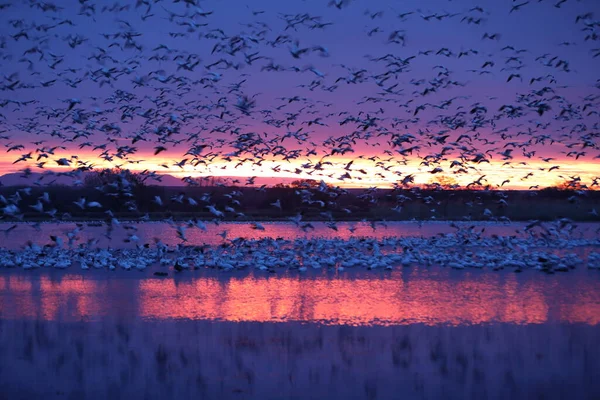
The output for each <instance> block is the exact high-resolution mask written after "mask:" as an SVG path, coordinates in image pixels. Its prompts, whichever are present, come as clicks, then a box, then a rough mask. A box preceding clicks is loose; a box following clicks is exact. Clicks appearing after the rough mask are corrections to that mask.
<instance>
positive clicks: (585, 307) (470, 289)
mask: <svg viewBox="0 0 600 400" xmlns="http://www.w3.org/2000/svg"><path fill="white" fill-rule="evenodd" d="M442 275H443V276H436V274H435V273H431V272H429V271H427V270H412V271H411V270H397V271H394V272H393V273H392V274H386V275H375V273H373V275H362V276H359V275H350V274H348V275H344V276H336V277H334V276H324V275H323V276H310V275H308V276H303V277H300V276H291V275H269V276H266V277H264V276H253V275H247V276H237V277H236V276H231V275H227V276H225V275H218V276H208V277H206V276H204V277H202V276H199V277H196V278H191V277H189V276H188V277H186V278H185V279H178V278H175V279H172V278H169V279H153V278H147V277H145V276H142V277H141V279H140V278H137V277H135V278H133V279H130V278H129V277H130V275H128V276H127V278H124V277H123V276H121V277H118V276H117V275H114V278H113V275H111V277H109V278H106V277H104V276H103V277H101V278H100V279H98V276H96V279H88V278H87V277H85V278H84V277H83V276H80V275H70V276H68V275H67V276H68V278H65V279H52V278H49V277H48V276H45V275H41V276H36V277H31V276H27V275H12V276H11V275H8V276H0V315H1V316H2V317H3V318H39V319H45V320H56V319H90V318H97V317H101V316H111V317H122V318H139V317H141V318H145V319H171V318H177V319H191V320H198V319H215V320H225V321H257V322H270V321H301V322H320V323H326V324H350V325H372V324H379V325H393V324H411V323H423V324H427V325H436V324H448V325H462V324H483V323H491V322H503V323H516V324H540V323H544V322H569V323H586V324H591V325H596V324H599V323H600V293H598V291H597V290H596V289H595V287H596V285H597V278H595V275H594V278H592V279H589V278H586V276H585V275H560V276H554V277H547V276H546V275H542V274H535V273H531V274H528V275H527V276H524V275H519V276H518V277H517V275H515V274H510V273H498V274H491V273H486V272H483V273H470V272H457V273H456V274H454V273H453V272H447V271H445V272H443V274H442ZM90 277H94V275H90Z"/></svg>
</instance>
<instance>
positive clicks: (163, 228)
mask: <svg viewBox="0 0 600 400" xmlns="http://www.w3.org/2000/svg"><path fill="white" fill-rule="evenodd" d="M262 224H263V225H264V226H265V228H266V229H265V231H259V230H255V229H252V228H251V227H250V224H249V223H248V222H245V223H232V222H225V223H220V224H219V226H217V225H215V224H209V223H207V224H206V225H207V231H206V232H204V231H202V230H200V229H189V230H188V231H187V233H186V236H187V238H188V240H189V242H188V244H194V245H199V244H211V245H215V244H220V243H222V239H221V237H220V236H218V234H219V233H221V232H223V231H224V230H227V231H228V232H229V237H230V238H235V237H244V238H247V239H259V238H264V237H273V238H275V237H281V238H284V239H295V238H299V237H300V238H302V237H306V238H315V237H323V238H339V239H345V240H347V239H349V238H351V237H374V238H379V239H381V238H383V237H386V236H395V237H409V236H411V237H415V236H416V237H433V236H436V235H441V234H448V233H454V232H456V229H455V228H453V227H451V226H450V225H449V224H448V223H445V222H425V223H423V222H387V223H386V224H385V226H383V225H377V227H376V229H373V228H372V227H371V225H370V224H369V223H365V222H339V223H338V224H337V225H338V230H337V231H334V230H332V229H330V228H328V227H327V225H325V224H324V223H321V222H314V223H313V225H314V227H315V229H314V230H310V231H308V232H304V231H302V230H301V229H299V228H298V227H296V226H295V225H294V224H292V223H286V222H263V223H262ZM456 224H458V225H459V226H461V227H463V228H467V227H469V226H475V228H474V229H475V231H476V232H478V233H480V234H481V235H482V236H491V235H499V236H511V235H515V236H521V235H523V228H524V227H525V226H526V225H527V223H521V222H514V223H510V224H501V223H499V224H497V223H486V222H469V223H461V222H457V223H456ZM12 225H13V224H7V223H0V229H3V230H6V229H8V228H9V227H11V226H12ZM124 225H126V224H122V225H120V226H116V227H114V231H113V232H112V233H111V238H112V239H111V240H109V239H108V238H107V237H105V234H106V227H98V226H87V225H86V224H85V223H83V227H82V228H81V229H80V228H78V227H77V225H75V224H74V223H64V224H56V223H44V224H42V225H40V227H39V228H38V229H37V230H36V229H34V228H33V227H32V226H31V225H28V224H18V225H17V227H16V228H15V229H14V231H13V232H12V234H11V235H10V236H8V237H6V238H3V240H2V243H1V247H5V248H9V249H18V248H22V247H23V246H24V245H25V244H26V243H25V242H26V240H31V241H33V242H35V243H37V244H40V245H43V244H51V243H52V240H51V239H50V236H58V237H62V238H64V241H65V243H66V242H68V237H67V234H68V233H69V232H71V233H73V232H75V233H74V235H75V237H77V238H78V239H79V240H77V241H75V243H85V242H86V241H88V240H91V239H93V240H95V241H96V240H97V241H98V243H97V245H98V246H100V247H106V246H109V245H110V246H113V247H123V248H126V247H134V246H135V243H133V242H130V243H127V242H124V240H125V239H127V237H128V234H131V231H130V230H127V229H125V228H124ZM133 226H135V227H136V228H137V231H136V236H138V237H139V239H140V240H139V242H140V243H153V238H160V239H161V240H162V241H163V242H164V243H165V244H168V245H174V244H177V243H181V240H180V239H179V238H178V236H177V233H176V230H175V228H173V227H172V226H171V225H169V224H168V223H164V222H151V223H139V224H133ZM349 228H352V230H353V231H352V232H351V231H350V230H349ZM484 228H485V229H484ZM599 228H600V224H598V223H578V224H577V226H576V227H575V228H574V229H573V230H572V231H569V232H570V234H571V237H572V238H587V239H593V238H597V237H598V231H597V230H598V229H599ZM75 229H77V230H76V231H75ZM537 229H538V228H534V229H533V230H532V232H534V231H536V230H537ZM564 233H565V235H566V233H567V230H565V231H564ZM565 237H566V236H565Z"/></svg>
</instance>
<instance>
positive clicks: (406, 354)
mask: <svg viewBox="0 0 600 400" xmlns="http://www.w3.org/2000/svg"><path fill="white" fill-rule="evenodd" d="M599 347H600V335H598V330H597V329H596V328H595V327H591V326H587V325H514V324H499V325H498V324H496V325H485V326H459V327H453V328H448V327H444V326H426V325H422V324H413V325H407V326H395V327H387V328H384V327H351V326H343V325H342V326H320V325H315V324H297V323H287V324H275V323H262V324H259V323H254V322H240V323H231V322H210V321H195V322H190V321H181V320H168V321H161V322H160V323H155V322H144V321H140V320H127V319H115V320H113V319H108V320H104V321H102V322H98V323H97V322H85V323H81V322H73V323H61V322H55V321H39V320H9V321H2V320H0V394H1V395H2V396H4V397H3V398H7V399H12V400H16V399H30V398H41V397H43V398H51V399H52V398H59V399H65V398H66V399H78V398H86V399H119V398H127V399H138V398H140V399H141V398H143V399H167V398H178V399H188V398H211V399H213V398H214V399H229V398H236V399H237V398H240V399H261V400H263V399H344V400H346V399H397V398H402V399H441V398H444V399H461V400H462V399H566V398H569V399H597V398H600V385H599V383H598V382H600V358H598V357H596V356H595V355H596V354H597V350H598V348H599Z"/></svg>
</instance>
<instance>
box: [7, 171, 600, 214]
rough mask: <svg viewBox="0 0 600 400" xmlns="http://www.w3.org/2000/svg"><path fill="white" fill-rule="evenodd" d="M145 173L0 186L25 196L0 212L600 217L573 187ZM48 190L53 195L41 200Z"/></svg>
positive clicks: (591, 200) (585, 193)
mask: <svg viewBox="0 0 600 400" xmlns="http://www.w3.org/2000/svg"><path fill="white" fill-rule="evenodd" d="M145 178H147V177H145V176H143V175H140V174H135V173H131V172H129V171H127V172H123V171H118V172H115V171H110V170H104V171H99V172H95V173H93V174H88V175H86V177H85V180H84V184H83V185H80V186H60V185H56V186H38V187H18V186H13V187H0V195H2V197H1V198H0V203H1V202H3V201H9V202H10V200H11V199H14V197H15V196H18V197H20V199H19V212H18V213H16V214H15V215H6V214H4V215H3V216H2V219H3V220H19V219H21V220H30V221H39V220H85V219H89V220H108V219H110V218H112V217H116V218H121V219H139V218H150V219H164V218H169V217H172V218H174V219H188V218H198V219H213V218H214V217H215V215H214V214H211V212H210V211H209V209H208V207H207V206H208V205H214V206H215V208H216V209H217V210H219V211H221V212H223V216H222V217H220V218H221V219H223V220H242V221H244V220H280V219H286V218H289V217H294V216H297V215H298V214H301V215H302V217H303V219H304V220H328V219H334V220H361V219H368V220H412V219H417V220H432V219H433V220H499V221H507V220H513V221H522V220H532V219H539V220H553V219H556V218H570V219H573V220H576V221H599V220H600V218H599V217H598V215H597V210H595V208H596V207H598V204H600V192H599V191H590V190H573V189H571V188H569V187H557V188H548V189H542V190H538V191H500V190H447V189H443V188H441V187H439V186H437V187H436V186H434V187H425V188H423V187H412V188H404V187H396V188H395V189H375V188H371V189H341V188H337V187H333V186H331V185H326V184H324V183H321V182H317V181H312V180H298V181H294V182H292V183H291V184H289V185H283V184H280V185H276V186H274V187H261V188H257V187H249V186H230V185H225V184H223V183H219V182H217V184H215V185H214V186H202V185H206V182H207V180H206V179H202V182H203V183H201V181H200V180H198V181H191V180H190V181H189V182H188V183H189V184H190V186H187V187H179V186H177V187H175V186H155V185H152V184H151V183H152V181H151V180H148V179H145ZM208 182H213V183H214V182H215V180H214V179H213V180H208ZM44 193H47V197H48V198H49V199H50V201H49V202H44V201H41V200H43V197H42V196H43V195H44ZM82 199H85V202H84V203H82ZM157 199H159V200H157ZM93 202H97V203H99V204H93ZM40 204H41V205H42V206H43V210H42V211H40V210H39V205H40ZM82 204H83V206H82ZM90 204H93V206H89V205H90ZM36 205H37V207H36ZM279 205H280V207H279ZM0 207H3V204H0Z"/></svg>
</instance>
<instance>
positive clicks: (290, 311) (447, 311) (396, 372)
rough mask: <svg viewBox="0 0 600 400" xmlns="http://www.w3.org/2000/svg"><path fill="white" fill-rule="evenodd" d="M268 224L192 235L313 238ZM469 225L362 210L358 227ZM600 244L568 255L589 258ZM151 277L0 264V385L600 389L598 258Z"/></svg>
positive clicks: (94, 390)
mask: <svg viewBox="0 0 600 400" xmlns="http://www.w3.org/2000/svg"><path fill="white" fill-rule="evenodd" d="M264 225H265V227H266V231H264V232H262V231H256V230H251V229H250V228H249V227H248V225H247V224H221V226H218V227H215V226H212V225H211V226H210V227H209V232H207V233H203V232H201V231H199V230H197V229H196V230H190V232H189V233H190V234H189V235H188V236H189V239H190V242H192V243H194V244H200V243H209V244H211V243H212V244H218V243H221V242H222V239H221V238H220V237H218V236H216V233H218V232H220V231H221V230H222V229H229V230H230V231H231V232H232V233H237V235H236V236H246V237H248V238H259V237H264V236H266V235H272V236H281V237H285V238H287V239H294V238H296V237H299V236H301V237H304V235H307V234H306V233H304V232H302V231H301V230H299V229H297V228H295V227H293V226H292V225H291V224H281V223H273V224H264ZM315 226H316V229H315V231H314V232H311V233H308V235H310V236H326V237H329V238H331V237H335V236H332V235H339V236H337V237H342V238H347V237H349V236H348V235H350V231H348V229H347V228H348V225H346V224H339V231H338V232H335V231H332V230H331V229H329V228H327V227H326V226H325V225H323V224H315ZM74 227H75V225H72V226H70V225H68V224H61V225H57V224H42V225H41V228H40V229H41V231H36V230H34V229H33V228H32V227H30V226H27V225H19V226H18V227H17V228H16V229H15V230H13V231H12V232H11V234H10V235H9V236H8V237H7V238H6V241H3V242H2V244H1V245H2V246H4V247H9V248H15V249H16V248H19V247H21V246H23V244H24V243H25V242H26V240H33V241H36V242H38V243H45V242H48V241H49V238H48V236H49V235H56V234H61V235H66V231H69V230H71V229H73V228H74ZM136 227H137V232H136V234H137V235H138V236H139V237H140V239H141V240H140V241H141V242H142V243H143V242H145V241H152V238H153V237H160V238H161V240H162V241H163V242H165V243H167V244H175V243H179V242H180V241H179V240H178V239H177V236H176V233H175V230H174V229H173V228H172V227H170V226H168V225H167V224H161V223H147V224H138V225H136ZM484 228H485V231H484V232H483V233H482V234H483V235H492V234H497V235H513V234H517V235H519V234H521V232H522V228H523V225H520V224H512V225H497V224H476V228H475V229H476V231H477V232H479V231H481V230H483V229H484ZM3 229H6V228H5V227H4V228H3ZM104 229H105V228H98V227H90V228H85V229H83V230H82V231H81V232H80V233H78V236H79V237H80V241H85V240H87V239H88V238H93V237H97V236H98V235H99V234H100V232H104ZM595 229H597V226H596V225H593V224H589V225H588V224H581V225H580V226H579V227H578V228H577V230H575V233H574V236H576V237H577V236H579V237H588V238H595V237H597V236H594V235H595V233H594V230H595ZM452 231H454V228H450V227H449V226H448V225H446V224H438V223H433V224H424V225H422V226H420V225H419V224H410V223H390V224H389V225H388V227H387V228H385V227H380V226H378V227H377V229H376V230H375V231H374V230H373V229H372V228H371V227H370V226H368V225H361V224H358V225H357V230H356V231H355V232H354V235H358V236H375V237H384V236H392V235H402V236H424V237H432V236H436V235H437V234H440V233H449V232H452ZM517 231H518V232H517ZM310 236H309V237H310ZM125 237H126V230H125V229H124V228H123V227H121V228H117V229H116V230H115V232H114V235H113V238H112V242H110V244H111V245H112V246H114V247H120V246H123V247H127V246H130V245H131V244H130V243H125V242H123V238H125ZM103 240H106V241H108V239H107V238H104V239H103ZM107 243H108V242H107ZM105 244H106V243H105ZM548 250H550V249H548ZM551 250H553V251H558V252H562V251H563V249H551ZM589 250H590V247H589V246H588V247H583V248H580V247H575V248H573V249H570V250H569V251H571V252H575V253H578V254H580V255H581V256H582V258H585V255H586V253H587V252H588V251H589ZM596 250H597V249H596ZM440 251H444V250H443V249H442V248H440ZM152 273H153V269H152V268H149V269H147V270H144V271H136V270H133V271H124V270H120V269H117V270H116V271H114V272H109V271H107V270H105V269H101V270H97V269H91V270H89V271H82V270H81V269H79V268H75V267H71V268H69V269H67V270H57V269H52V268H44V269H39V270H33V271H24V270H22V269H19V268H14V269H0V399H4V398H6V399H30V398H49V399H80V398H86V399H109V398H110V399H120V398H124V399H128V400H131V399H138V398H140V399H142V398H143V399H165V398H182V399H184V398H208V399H212V398H215V399H229V398H234V399H288V398H289V399H325V398H326V399H398V398H401V399H439V398H444V399H532V398H534V399H575V398H576V399H598V398H600V357H598V354H599V353H598V349H600V290H598V288H600V271H597V270H589V269H586V268H585V267H584V266H579V267H577V268H576V269H575V270H570V271H569V272H565V273H555V274H552V275H547V274H543V273H541V272H539V271H534V270H524V271H523V272H522V273H520V274H516V273H514V272H511V271H510V270H503V271H498V272H493V271H491V270H490V269H483V270H480V269H467V270H453V269H450V268H440V267H436V266H431V267H425V266H415V267H409V268H402V267H398V268H394V269H393V270H391V271H385V270H366V269H362V268H356V269H350V270H346V271H344V272H340V271H336V270H333V269H323V270H312V269H309V271H307V272H306V273H300V272H298V271H293V270H288V269H286V268H282V269H277V270H276V272H275V273H267V272H260V271H258V270H252V269H249V270H245V271H232V272H219V271H215V270H206V269H202V270H198V271H185V272H183V273H180V274H174V273H171V274H170V275H169V276H168V277H165V278H159V277H155V276H154V275H153V274H152Z"/></svg>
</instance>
